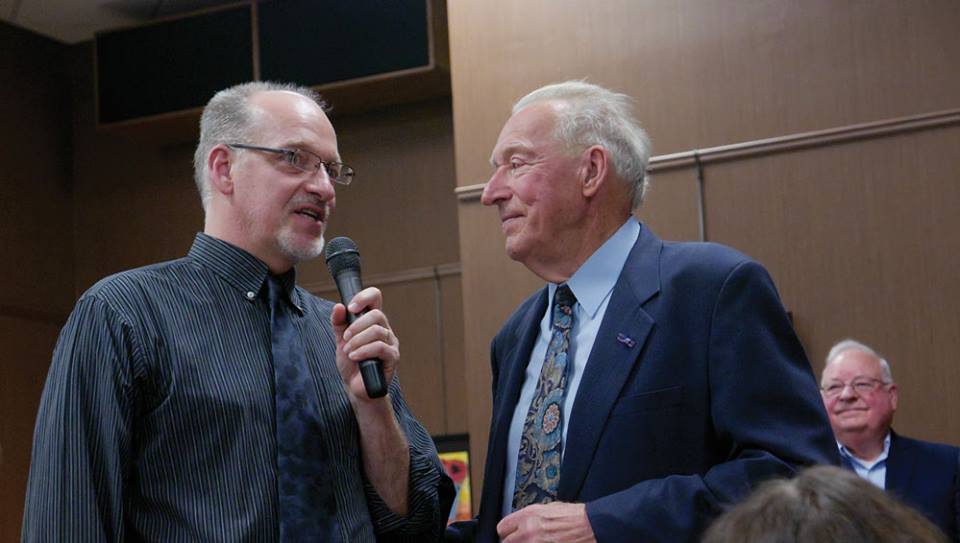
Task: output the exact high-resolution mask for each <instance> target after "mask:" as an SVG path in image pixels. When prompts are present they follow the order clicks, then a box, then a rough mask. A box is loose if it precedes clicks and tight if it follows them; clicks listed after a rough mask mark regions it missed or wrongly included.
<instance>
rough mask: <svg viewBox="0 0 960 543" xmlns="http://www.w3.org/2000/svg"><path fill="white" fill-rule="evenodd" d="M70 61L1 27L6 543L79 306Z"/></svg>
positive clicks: (1, 443)
mask: <svg viewBox="0 0 960 543" xmlns="http://www.w3.org/2000/svg"><path fill="white" fill-rule="evenodd" d="M65 53H66V48H65V47H64V46H61V45H58V44H55V43H52V42H50V41H49V40H45V39H43V38H40V37H38V36H35V35H33V34H31V33H28V32H25V31H22V30H19V29H15V28H12V27H10V26H7V25H6V24H5V23H0V81H3V83H2V84H0V163H2V165H3V166H2V167H0V249H2V251H3V259H4V261H3V265H2V266H0V284H2V285H3V290H2V291H0V489H2V491H0V541H19V538H20V517H21V514H22V512H23V489H24V486H25V485H26V480H27V466H28V465H29V462H30V446H29V443H30V440H31V439H32V436H33V421H34V416H35V414H36V410H37V404H38V402H39V400H40V391H41V390H42V388H43V381H44V377H45V376H46V367H47V364H48V363H49V359H50V352H51V351H52V349H53V344H54V342H55V341H56V338H57V332H58V330H59V328H60V325H61V324H62V322H63V320H65V318H66V314H67V312H68V311H69V308H70V306H71V304H72V303H73V297H72V294H73V292H72V285H73V231H72V222H73V208H72V205H71V203H72V195H71V193H70V176H69V163H70V161H69V156H70V155H69V143H70V120H69V108H70V96H69V93H68V90H67V85H66V76H65V70H64V68H65V57H64V55H65ZM25 204H29V205H25Z"/></svg>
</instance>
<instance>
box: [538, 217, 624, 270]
mask: <svg viewBox="0 0 960 543" xmlns="http://www.w3.org/2000/svg"><path fill="white" fill-rule="evenodd" d="M591 219H592V220H589V221H585V222H584V223H582V225H581V227H580V228H578V229H577V230H573V231H571V232H570V235H569V236H567V239H565V240H563V242H561V243H560V245H561V246H562V247H563V252H562V253H561V254H560V255H559V256H558V258H557V259H556V260H554V261H553V262H548V261H541V262H533V263H531V262H525V263H524V264H525V265H526V266H527V268H529V269H530V271H532V272H533V273H535V274H537V275H538V276H540V278H541V279H543V280H545V281H549V282H551V283H556V284H560V283H564V282H566V281H567V280H568V279H570V278H571V277H572V276H573V274H575V273H576V272H577V270H579V269H580V266H583V263H584V262H586V261H587V259H589V258H590V256H591V255H593V253H595V252H596V251H597V249H599V248H600V246H601V245H603V244H604V243H606V241H607V240H608V239H610V236H612V235H613V234H614V233H616V231H617V230H618V229H619V228H620V227H621V226H623V223H624V222H625V221H626V220H627V216H622V217H620V216H614V217H613V218H610V216H609V215H608V216H606V217H604V216H595V217H592V218H591Z"/></svg>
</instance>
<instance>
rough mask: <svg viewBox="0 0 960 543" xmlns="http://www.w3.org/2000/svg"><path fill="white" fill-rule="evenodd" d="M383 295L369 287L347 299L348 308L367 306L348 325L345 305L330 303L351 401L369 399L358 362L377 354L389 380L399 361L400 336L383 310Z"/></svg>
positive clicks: (353, 310)
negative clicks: (362, 313) (364, 311)
mask: <svg viewBox="0 0 960 543" xmlns="http://www.w3.org/2000/svg"><path fill="white" fill-rule="evenodd" d="M382 307H383V295H382V294H381V293H380V290H379V289H376V288H374V287H368V288H365V289H363V290H361V291H360V292H358V293H357V295H356V296H354V297H353V299H352V300H350V312H351V313H354V314H357V313H360V312H361V311H363V310H364V309H366V310H368V312H367V313H366V314H365V315H362V316H360V317H358V318H357V320H355V321H354V322H353V324H350V325H349V326H348V325H347V309H346V308H345V307H344V306H343V304H336V305H335V306H333V313H331V315H330V323H331V324H332V325H333V333H334V335H335V336H336V339H337V369H339V370H340V376H341V377H342V378H343V382H344V383H346V385H347V391H348V393H349V394H350V399H351V401H352V402H353V403H355V404H356V403H357V402H358V401H360V402H370V401H374V400H371V399H370V397H369V396H367V391H366V389H365V388H364V386H363V378H362V377H361V375H360V362H363V361H364V360H368V359H370V358H379V359H380V360H381V361H382V362H383V376H384V379H385V381H386V383H387V385H389V384H390V382H391V380H392V379H393V374H394V372H395V371H396V367H397V364H398V363H399V362H400V340H399V339H397V336H396V334H394V333H393V330H392V329H391V328H390V323H389V322H388V321H387V316H386V315H385V314H384V313H383V311H382V310H381V308H382Z"/></svg>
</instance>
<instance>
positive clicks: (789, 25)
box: [448, 0, 960, 487]
mask: <svg viewBox="0 0 960 543" xmlns="http://www.w3.org/2000/svg"><path fill="white" fill-rule="evenodd" d="M448 9H449V27H450V49H451V74H452V87H453V97H454V127H455V130H454V139H455V143H456V166H457V185H458V186H459V187H461V192H462V199H461V202H460V208H459V222H460V246H461V247H463V248H464V250H463V251H462V252H461V254H462V258H461V265H462V270H463V271H462V274H463V292H464V297H463V303H464V325H465V328H466V329H467V330H470V331H471V333H470V334H468V335H467V336H466V337H465V348H466V355H465V356H466V364H467V369H466V374H467V379H468V382H469V383H471V387H470V388H469V389H468V400H469V408H470V413H469V417H468V420H469V426H470V432H471V438H472V443H473V452H474V458H473V462H474V464H473V467H474V471H473V474H474V477H475V479H474V484H475V485H477V487H479V485H480V483H481V481H480V475H481V473H480V472H481V470H482V465H483V464H482V463H483V460H484V457H485V456H484V455H485V447H486V438H487V427H488V424H489V413H490V392H489V384H490V377H489V362H488V356H487V344H488V342H489V340H490V338H491V337H492V336H493V334H494V333H495V332H496V330H497V329H498V327H499V325H500V323H501V322H502V320H503V318H504V316H505V315H507V314H508V313H509V312H510V311H511V310H512V309H513V308H514V307H515V306H516V304H517V303H518V302H519V301H520V300H521V299H522V297H523V296H524V295H525V294H526V293H528V292H529V291H530V290H532V289H533V288H536V287H537V286H539V285H540V284H541V281H539V280H538V279H536V278H535V277H533V276H532V275H531V274H529V273H528V272H526V271H525V270H523V269H522V268H520V267H518V266H517V265H516V264H514V263H511V262H509V261H508V260H507V259H506V258H505V257H504V256H503V247H502V236H501V234H500V232H499V228H498V224H497V220H496V217H495V213H494V212H493V211H491V210H489V209H484V208H482V206H481V205H480V204H479V202H478V201H477V199H476V197H475V196H476V191H475V190H469V189H468V188H467V187H469V186H471V185H474V184H477V183H483V182H484V181H485V180H486V177H487V176H488V175H489V173H490V168H489V166H488V164H487V159H488V157H489V153H490V149H491V147H492V146H493V143H494V142H495V140H496V136H497V133H498V131H499V129H500V127H501V126H502V124H503V122H504V121H505V120H506V118H507V117H508V115H509V106H510V104H511V103H512V102H513V101H514V100H515V99H516V98H518V97H520V96H522V95H523V94H525V93H526V92H528V91H530V90H532V89H534V88H536V87H538V86H540V85H542V84H546V83H549V82H553V81H558V80H565V79H579V78H587V79H588V80H590V81H592V82H596V83H600V84H603V85H606V86H609V87H612V88H614V89H617V90H620V91H623V92H626V93H628V94H630V95H632V96H634V97H635V98H636V99H637V103H636V109H637V116H638V117H639V118H640V119H641V121H642V122H643V124H644V125H645V127H646V128H647V129H648V131H649V132H650V134H651V136H652V138H653V141H654V151H655V154H657V155H663V154H667V153H675V152H681V151H688V150H693V149H702V148H707V147H713V146H722V145H727V144H733V143H738V142H748V141H752V140H758V139H763V138H773V137H778V136H785V135H790V134H796V133H802V132H807V131H815V130H825V129H831V128H837V127H844V126H846V125H850V124H856V123H865V122H871V121H880V120H884V119H891V118H895V117H902V116H909V115H914V114H921V113H928V112H934V111H939V110H946V109H951V108H958V107H960V99H958V96H960V74H958V72H957V70H956V59H957V58H960V37H958V35H957V33H956V32H955V28H956V27H957V26H958V25H960V4H958V3H957V2H954V1H952V0H936V1H929V2H916V3H909V4H905V3H903V2H899V1H895V0H882V1H874V0H870V1H866V0H864V1H852V2H834V1H831V0H809V1H804V2H797V1H788V0H769V1H750V2H743V1H740V0H709V1H704V0H687V1H677V2H657V1H652V0H650V1H636V0H610V1H606V2H586V1H582V0H532V1H527V2H511V1H508V0H491V1H487V2H452V3H451V4H450V6H449V7H448ZM957 130H958V129H957V128H956V127H953V126H947V127H945V128H936V129H920V130H916V131H911V132H906V133H900V134H898V135H894V136H885V137H879V138H873V139H867V140H863V141H853V142H846V143H836V142H835V143H833V144H829V143H822V144H817V145H815V146H814V147H811V148H808V149H806V150H803V151H794V152H786V153H776V154H770V155H765V156H763V157H743V158H739V159H734V160H729V161H726V162H722V163H711V164H707V165H706V167H705V169H704V183H705V184H704V193H703V198H704V200H703V202H704V211H705V215H704V217H705V226H706V237H707V239H709V240H711V241H718V242H722V243H727V244H730V245H733V246H734V247H736V248H738V249H740V250H742V251H744V252H746V253H747V254H750V255H752V256H754V257H755V258H757V259H758V260H760V261H761V262H762V263H764V264H765V265H766V266H767V267H768V268H769V269H770V270H771V272H772V274H773V276H774V278H775V280H776V281H777V284H778V286H779V288H780V290H781V294H782V296H783V299H784V303H785V305H786V306H787V307H788V309H790V310H791V311H792V312H793V314H794V317H795V319H796V322H797V328H798V332H799V333H800V336H801V338H802V339H803V341H804V344H805V346H806V348H807V351H808V354H809V356H810V358H811V359H812V361H813V364H814V367H815V369H817V370H819V368H820V367H821V362H820V359H821V358H822V357H823V356H824V354H825V353H826V350H827V349H828V348H829V346H830V344H831V343H832V342H834V341H836V340H838V339H841V338H842V337H845V336H850V335H852V336H855V337H858V338H860V339H861V340H863V341H866V342H872V343H873V344H874V345H875V346H876V347H877V348H878V349H880V350H881V351H884V352H886V353H887V354H888V355H889V358H890V359H891V363H892V364H893V367H894V373H895V375H896V377H897V378H898V380H899V382H900V384H901V394H902V402H901V412H900V413H899V416H898V423H897V426H898V428H899V429H900V430H901V431H903V432H905V433H908V434H913V435H917V436H919V437H923V438H928V439H935V440H940V441H946V442H952V443H955V444H958V443H960V420H958V419H957V418H956V417H950V416H949V415H948V414H949V413H953V412H956V411H957V410H958V409H960V399H958V397H957V395H956V394H955V393H954V392H953V391H955V390H956V389H957V388H960V369H958V368H957V364H956V362H955V355H954V353H956V352H957V350H958V349H960V327H958V326H957V324H958V322H957V316H956V311H955V309H953V306H954V305H955V304H956V302H957V301H958V296H957V294H958V292H957V287H956V286H955V283H954V281H952V278H953V277H955V275H956V273H955V268H956V264H957V261H956V256H955V255H956V254H957V251H956V249H957V248H958V247H957V243H958V241H957V240H958V237H957V235H956V232H958V231H960V214H957V213H956V211H955V210H956V209H957V208H958V207H957V204H958V198H960V197H958V194H960V192H958V191H960V189H958V188H957V183H956V182H955V181H956V172H957V171H958V169H957V167H958V166H960V164H958V163H957V158H956V156H957V153H956V150H957V148H958V147H957V144H958V139H957ZM653 182H654V185H653V190H652V192H651V194H650V198H649V200H648V202H647V204H646V205H645V207H644V209H643V210H642V211H641V213H640V215H641V217H642V218H643V219H644V220H645V221H646V222H647V223H648V224H650V225H651V226H652V227H653V228H654V230H655V231H656V232H658V233H659V234H660V235H661V236H662V237H665V238H667V239H697V238H698V237H699V213H698V205H699V202H698V191H697V182H696V172H695V170H694V169H693V168H690V167H687V168H681V169H673V170H670V171H666V172H663V173H660V174H655V175H654V179H653ZM466 248H469V250H466ZM492 293H496V295H493V294H492Z"/></svg>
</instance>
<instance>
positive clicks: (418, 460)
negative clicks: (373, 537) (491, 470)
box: [364, 378, 454, 542]
mask: <svg viewBox="0 0 960 543" xmlns="http://www.w3.org/2000/svg"><path fill="white" fill-rule="evenodd" d="M390 397H391V398H392V399H393V408H394V411H395V412H396V414H397V420H398V421H399V423H400V427H401V428H402V429H403V431H404V434H405V435H406V436H407V442H408V443H409V447H410V481H409V490H408V499H409V512H408V514H407V516H405V517H403V516H400V515H397V514H396V513H394V512H393V511H391V510H390V508H389V507H387V505H386V503H384V502H383V499H382V498H381V497H380V495H379V494H378V493H377V491H376V489H375V488H374V487H373V485H372V484H371V483H370V482H369V481H367V480H366V479H364V487H365V489H366V494H367V504H368V505H369V507H370V516H371V517H372V518H373V523H374V528H375V530H376V532H377V536H378V537H377V539H378V541H411V542H414V541H436V540H439V539H440V538H441V537H442V534H443V530H444V527H445V526H446V523H447V516H448V514H449V511H450V507H451V505H453V498H454V488H453V481H451V480H450V478H449V477H448V476H447V474H446V472H445V471H444V469H443V465H442V464H441V463H440V459H439V457H438V456H437V450H436V447H434V445H433V440H432V439H431V438H430V435H429V434H428V433H427V431H426V430H425V429H424V428H423V426H422V425H421V424H420V423H419V422H418V421H417V420H416V419H415V418H414V416H413V414H412V413H410V409H409V408H408V407H407V404H406V402H405V401H404V399H403V393H402V392H401V391H400V384H399V380H398V379H397V378H394V380H393V382H392V383H391V384H390Z"/></svg>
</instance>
